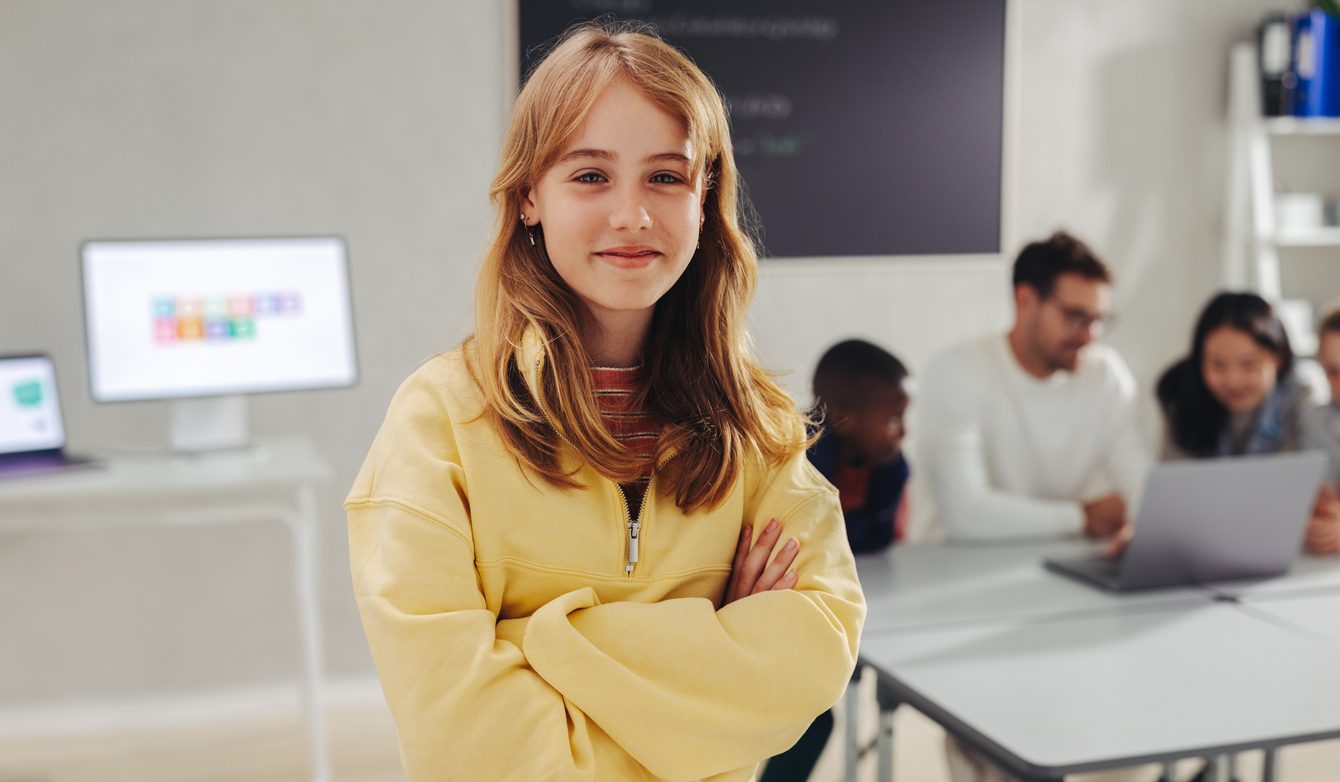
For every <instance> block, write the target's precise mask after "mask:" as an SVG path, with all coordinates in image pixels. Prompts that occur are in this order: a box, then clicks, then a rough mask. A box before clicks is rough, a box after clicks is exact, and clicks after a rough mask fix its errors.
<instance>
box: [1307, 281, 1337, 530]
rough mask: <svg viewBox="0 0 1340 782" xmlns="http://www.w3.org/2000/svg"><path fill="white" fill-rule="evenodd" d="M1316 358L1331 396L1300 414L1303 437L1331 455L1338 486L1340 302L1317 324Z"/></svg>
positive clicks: (1331, 473)
mask: <svg viewBox="0 0 1340 782" xmlns="http://www.w3.org/2000/svg"><path fill="white" fill-rule="evenodd" d="M1317 361H1318V362H1319V363H1320V364H1321V368H1322V370H1323V371H1324V372H1325V373H1326V381H1327V383H1329V384H1330V389H1331V399H1330V401H1329V402H1327V403H1326V404H1323V405H1319V406H1317V407H1315V408H1313V409H1312V410H1309V411H1308V412H1307V414H1306V415H1305V416H1304V417H1303V439H1304V442H1305V444H1306V445H1308V446H1309V447H1311V448H1318V449H1321V450H1324V451H1326V452H1327V454H1329V455H1330V457H1331V469H1330V471H1329V472H1328V473H1327V482H1328V483H1330V484H1331V487H1332V488H1340V304H1337V305H1336V306H1334V307H1332V308H1331V309H1330V310H1329V311H1328V312H1327V313H1326V314H1325V315H1323V316H1322V318H1321V323H1320V325H1318V327H1317ZM1337 543H1340V541H1337Z"/></svg>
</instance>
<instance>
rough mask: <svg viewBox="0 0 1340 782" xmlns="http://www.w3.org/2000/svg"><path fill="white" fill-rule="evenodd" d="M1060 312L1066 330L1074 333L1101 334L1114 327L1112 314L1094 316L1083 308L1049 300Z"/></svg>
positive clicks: (1114, 318)
mask: <svg viewBox="0 0 1340 782" xmlns="http://www.w3.org/2000/svg"><path fill="white" fill-rule="evenodd" d="M1050 301H1051V302H1052V303H1053V304H1055V305H1056V308H1057V309H1058V310H1060V311H1061V318H1062V319H1063V320H1064V322H1065V325H1066V328H1068V329H1070V330H1071V331H1074V332H1089V333H1093V334H1101V333H1103V332H1104V331H1109V330H1111V329H1113V328H1115V327H1116V325H1117V316H1116V315H1113V314H1112V313H1107V314H1105V315H1095V314H1093V313H1092V312H1090V311H1088V310H1086V309H1084V308H1083V307H1071V306H1068V305H1066V304H1063V303H1061V302H1059V301H1056V300H1055V299H1051V300H1050Z"/></svg>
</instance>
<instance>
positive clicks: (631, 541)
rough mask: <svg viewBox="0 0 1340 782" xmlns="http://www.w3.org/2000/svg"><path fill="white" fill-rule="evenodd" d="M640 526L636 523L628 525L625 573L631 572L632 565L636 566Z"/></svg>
mask: <svg viewBox="0 0 1340 782" xmlns="http://www.w3.org/2000/svg"><path fill="white" fill-rule="evenodd" d="M641 529H642V525H641V524H638V523H637V522H636V521H633V522H629V524H628V567H627V568H626V569H625V570H624V572H625V573H632V572H633V565H635V564H637V535H638V532H639V531H641Z"/></svg>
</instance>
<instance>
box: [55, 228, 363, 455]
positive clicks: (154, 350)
mask: <svg viewBox="0 0 1340 782" xmlns="http://www.w3.org/2000/svg"><path fill="white" fill-rule="evenodd" d="M81 255H82V261H83V275H84V314H85V322H86V326H87V329H88V363H89V383H90V386H91V390H92V394H93V399H94V400H95V401H98V402H123V401H133V400H158V399H171V400H187V399H197V398H219V397H223V398H226V399H229V400H230V401H228V402H215V403H197V404H188V403H184V402H183V403H181V404H179V405H178V406H177V407H176V410H174V415H176V416H177V418H178V419H179V420H178V421H177V422H176V424H174V432H176V431H177V428H178V425H181V426H189V424H190V421H189V419H191V418H195V419H196V422H197V423H198V424H203V423H205V421H204V420H203V419H206V418H210V417H214V418H215V419H219V418H220V417H222V418H224V419H229V418H234V419H235V418H236V416H237V407H238V406H239V405H240V404H241V402H240V401H239V400H240V397H239V396H238V395H241V394H253V393H262V392H268V391H298V390H312V389H322V388H342V387H347V386H351V385H353V384H354V383H355V382H356V381H357V379H358V365H357V359H356V356H355V351H354V331H353V314H352V307H351V304H350V295H349V270H348V264H347V260H346V252H345V245H344V241H343V240H342V239H339V238H337V237H303V238H268V239H189V240H161V239H156V240H135V241H91V242H87V243H85V244H84V246H83V249H82V253H81ZM227 405H231V406H232V412H225V411H224V408H225V406H227ZM241 410H242V416H243V420H244V419H245V407H244V406H242V407H241ZM178 413H181V415H178ZM233 423H234V424H235V423H236V421H233ZM243 426H245V424H243ZM174 439H175V436H174ZM188 439H189V438H188ZM206 439H208V438H206ZM224 439H225V440H227V439H231V440H236V439H238V438H237V433H236V432H233V433H232V435H231V436H230V437H225V438H224ZM178 444H179V445H180V444H181V443H178Z"/></svg>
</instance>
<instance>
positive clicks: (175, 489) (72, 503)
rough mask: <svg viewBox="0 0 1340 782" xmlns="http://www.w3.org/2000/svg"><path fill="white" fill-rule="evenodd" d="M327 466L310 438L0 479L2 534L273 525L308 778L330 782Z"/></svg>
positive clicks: (116, 459)
mask: <svg viewBox="0 0 1340 782" xmlns="http://www.w3.org/2000/svg"><path fill="white" fill-rule="evenodd" d="M328 478H329V468H328V467H327V466H326V464H325V462H323V461H322V460H321V459H320V458H319V457H318V456H317V454H316V452H315V451H314V450H313V449H312V446H311V444H310V443H309V442H307V441H306V440H285V441H277V442H273V443H264V444H260V445H257V446H256V447H254V448H249V449H245V450H237V451H231V452H229V451H225V452H219V453H212V454H203V455H168V454H145V455H142V456H129V455H120V456H115V455H112V456H108V457H107V458H106V459H105V460H104V463H103V464H102V465H101V466H99V467H97V468H92V469H81V470H73V471H67V472H62V473H57V474H47V475H36V476H31V477H25V478H6V479H4V480H0V533H9V532H41V531H45V530H69V529H107V528H109V527H114V526H139V527H143V526H203V525H215V524H232V523H238V522H254V521H273V522H277V523H280V524H282V525H284V527H285V528H286V529H287V530H288V531H289V533H290V534H291V535H292V536H293V543H294V545H293V556H294V561H293V570H294V578H293V587H294V592H295V596H296V600H297V605H296V607H297V611H298V616H299V621H300V624H301V629H302V670H303V677H302V682H301V687H302V705H303V711H304V712H305V715H306V720H307V730H308V735H309V739H310V752H311V774H312V779H313V780H317V781H318V782H325V780H328V779H329V777H330V771H329V761H328V755H327V747H326V733H325V727H324V720H323V714H322V709H321V702H322V698H321V678H322V677H321V631H320V621H319V606H318V604H317V587H316V584H317V580H316V551H317V548H316V534H317V519H316V486H317V484H319V483H321V482H323V481H325V480H327V479H328Z"/></svg>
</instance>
